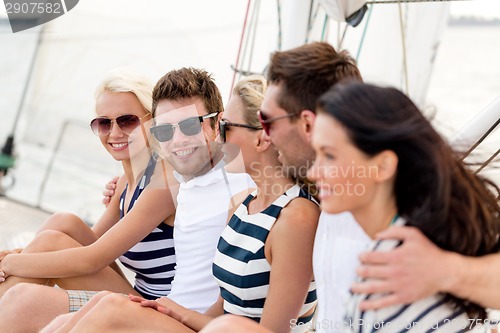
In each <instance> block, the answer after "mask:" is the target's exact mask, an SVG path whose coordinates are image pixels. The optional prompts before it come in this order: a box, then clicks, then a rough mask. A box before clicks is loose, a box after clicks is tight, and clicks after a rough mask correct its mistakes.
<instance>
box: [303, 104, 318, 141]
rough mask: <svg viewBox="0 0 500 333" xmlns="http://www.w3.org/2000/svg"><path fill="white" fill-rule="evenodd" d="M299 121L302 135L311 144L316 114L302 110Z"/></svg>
mask: <svg viewBox="0 0 500 333" xmlns="http://www.w3.org/2000/svg"><path fill="white" fill-rule="evenodd" d="M300 119H301V120H302V129H303V132H304V135H305V136H306V138H307V139H308V141H309V142H311V140H312V133H313V129H314V121H315V120H316V114H315V113H314V112H312V111H311V110H302V112H301V113H300Z"/></svg>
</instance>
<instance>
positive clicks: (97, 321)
mask: <svg viewBox="0 0 500 333" xmlns="http://www.w3.org/2000/svg"><path fill="white" fill-rule="evenodd" d="M94 298H97V303H96V304H95V305H94V306H93V308H92V310H91V311H90V312H89V313H88V314H87V315H86V316H85V324H86V325H89V326H92V325H95V326H96V327H100V328H101V329H103V330H104V328H106V327H117V326H116V325H120V324H121V319H123V318H122V316H123V314H124V313H125V311H124V310H125V308H126V307H127V305H129V303H131V301H130V300H129V299H128V297H126V296H125V295H123V294H116V293H111V292H100V293H98V294H97V295H95V296H94V297H92V300H91V301H95V300H94Z"/></svg>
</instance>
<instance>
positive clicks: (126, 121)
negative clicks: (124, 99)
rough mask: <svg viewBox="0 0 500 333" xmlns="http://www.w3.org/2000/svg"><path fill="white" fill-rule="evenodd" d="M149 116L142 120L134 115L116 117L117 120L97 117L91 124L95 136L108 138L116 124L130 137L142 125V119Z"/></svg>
mask: <svg viewBox="0 0 500 333" xmlns="http://www.w3.org/2000/svg"><path fill="white" fill-rule="evenodd" d="M147 116H149V114H146V115H144V116H143V117H141V118H139V117H138V116H136V115H133V114H124V115H123V116H119V117H116V119H111V118H106V117H97V118H95V119H92V121H91V122H90V128H91V129H92V132H94V133H95V135H97V136H106V135H108V134H109V133H111V129H112V127H113V123H116V125H118V127H119V128H120V129H121V130H122V132H123V133H125V134H127V135H129V134H130V133H132V131H133V130H134V129H136V128H137V127H138V126H139V125H140V124H141V119H142V118H144V117H147Z"/></svg>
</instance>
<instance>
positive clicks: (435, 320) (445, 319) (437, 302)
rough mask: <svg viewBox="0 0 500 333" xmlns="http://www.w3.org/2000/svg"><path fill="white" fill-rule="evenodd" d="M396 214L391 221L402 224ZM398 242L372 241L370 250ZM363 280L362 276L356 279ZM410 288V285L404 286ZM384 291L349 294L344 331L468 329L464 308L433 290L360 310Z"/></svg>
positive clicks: (386, 248)
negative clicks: (420, 296)
mask: <svg viewBox="0 0 500 333" xmlns="http://www.w3.org/2000/svg"><path fill="white" fill-rule="evenodd" d="M405 224H406V221H405V219H404V218H401V217H399V218H398V219H397V220H396V222H395V223H394V225H405ZM399 245H401V241H399V240H392V239H387V240H378V241H374V242H373V243H372V244H371V246H370V250H371V251H383V252H387V251H391V250H393V249H394V248H396V247H398V246H399ZM359 280H360V281H364V280H363V279H359ZM407 288H411V286H407ZM383 296H386V295H384V294H370V295H366V294H352V293H351V296H350V298H349V300H348V301H347V304H346V315H345V318H344V326H343V332H351V333H354V332H355V333H371V332H380V333H384V332H386V333H394V332H399V333H405V332H408V333H424V332H427V333H428V332H446V333H461V332H467V331H469V329H470V325H471V323H473V321H469V318H468V316H467V313H466V312H465V311H464V309H463V308H461V307H459V308H455V307H454V306H452V305H451V304H450V303H449V302H447V301H446V300H445V298H444V295H442V294H435V295H432V296H429V297H427V298H424V299H421V300H418V301H415V302H413V303H410V304H404V305H393V306H389V307H385V308H381V309H377V310H370V311H361V310H360V309H359V303H360V302H362V301H363V300H368V299H371V300H373V299H378V298H380V297H383Z"/></svg>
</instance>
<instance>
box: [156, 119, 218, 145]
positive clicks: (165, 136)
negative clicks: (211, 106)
mask: <svg viewBox="0 0 500 333" xmlns="http://www.w3.org/2000/svg"><path fill="white" fill-rule="evenodd" d="M218 114H219V112H213V113H209V114H207V115H204V116H199V117H191V118H187V119H184V120H183V121H179V122H178V123H177V124H161V125H158V126H153V127H151V128H150V129H149V131H150V132H151V134H153V136H154V137H155V139H156V140H158V142H167V141H170V140H172V138H173V137H174V132H175V128H176V127H179V129H180V130H181V132H182V133H183V134H184V135H188V136H192V135H196V134H198V133H200V132H201V123H203V120H205V119H208V118H213V117H215V116H217V115H218Z"/></svg>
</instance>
